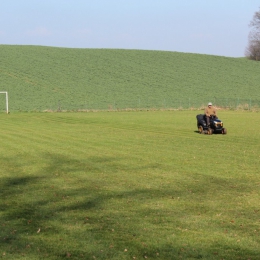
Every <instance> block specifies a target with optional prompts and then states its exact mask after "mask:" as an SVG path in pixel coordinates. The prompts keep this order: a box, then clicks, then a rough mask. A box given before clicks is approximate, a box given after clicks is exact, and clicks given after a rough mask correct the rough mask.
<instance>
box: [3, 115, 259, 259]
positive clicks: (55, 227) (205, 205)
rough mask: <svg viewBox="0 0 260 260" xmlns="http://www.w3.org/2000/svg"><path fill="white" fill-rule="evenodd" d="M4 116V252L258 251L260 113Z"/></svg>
mask: <svg viewBox="0 0 260 260" xmlns="http://www.w3.org/2000/svg"><path fill="white" fill-rule="evenodd" d="M197 113H198V112H196V111H179V112H177V111H175V112H169V111H168V112H167V111H150V112H117V113H114V112H99V113H17V114H16V113H11V114H9V115H5V114H0V123H1V130H0V132H1V146H0V155H1V156H0V163H1V168H0V174H1V182H0V185H1V188H0V196H1V204H0V210H1V211H0V225H1V229H0V241H1V243H0V258H3V259H67V258H70V259H251V260H253V259H255V260H256V259H259V255H260V249H259V248H260V238H259V237H260V236H259V232H260V223H259V214H260V209H259V199H260V189H259V185H260V176H259V159H260V147H259V141H260V136H259V133H258V131H257V130H256V129H257V128H258V126H259V124H260V121H259V120H260V119H259V115H258V113H249V112H231V111H229V112H228V111H220V112H219V116H220V118H221V119H222V120H223V121H224V123H225V126H226V127H227V128H228V134H227V135H226V136H223V135H212V136H208V135H199V134H198V133H197V132H196V130H197V129H196V119H195V115H196V114H197Z"/></svg>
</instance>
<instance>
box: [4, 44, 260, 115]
mask: <svg viewBox="0 0 260 260" xmlns="http://www.w3.org/2000/svg"><path fill="white" fill-rule="evenodd" d="M0 57H1V59H0V79H1V80H0V90H7V91H8V92H9V96H10V109H11V110H24V111H27V110H45V109H54V110H56V109H58V108H59V107H61V108H62V109H87V108H103V109H107V108H109V107H114V106H116V107H121V108H126V107H132V108H134V107H152V106H155V107H158V106H159V107H162V106H171V105H176V104H175V103H176V102H179V101H178V100H184V101H185V102H186V103H188V101H187V100H188V99H190V102H191V105H193V103H194V104H195V103H196V105H198V104H200V103H202V102H206V101H208V100H212V101H213V100H214V97H225V98H240V99H241V98H246V99H249V98H253V99H257V100H260V92H259V75H260V74H259V68H260V63H257V62H253V61H249V60H246V59H242V58H226V57H219V56H210V55H198V54H187V53H177V52H162V51H138V50H106V49H67V48H51V47H39V46H5V45H0ZM0 98H1V99H2V100H3V95H2V96H1V97H0ZM174 102H175V103H174ZM2 103H3V102H2ZM165 103H166V104H165Z"/></svg>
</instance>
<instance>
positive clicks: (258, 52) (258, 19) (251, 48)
mask: <svg viewBox="0 0 260 260" xmlns="http://www.w3.org/2000/svg"><path fill="white" fill-rule="evenodd" d="M249 26H250V27H251V28H252V30H251V31H250V33H249V36H248V46H247V48H246V51H245V56H246V57H247V58H249V59H250V60H257V61H260V8H259V11H258V12H255V14H254V16H253V20H252V21H251V22H250V24H249Z"/></svg>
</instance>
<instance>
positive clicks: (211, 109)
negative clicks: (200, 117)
mask: <svg viewBox="0 0 260 260" xmlns="http://www.w3.org/2000/svg"><path fill="white" fill-rule="evenodd" d="M204 113H205V118H206V123H207V126H210V117H211V116H214V117H215V118H216V119H217V118H218V117H217V110H216V108H215V107H213V106H212V103H211V102H209V103H208V106H207V107H206V108H205V111H204Z"/></svg>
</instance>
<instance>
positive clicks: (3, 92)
mask: <svg viewBox="0 0 260 260" xmlns="http://www.w3.org/2000/svg"><path fill="white" fill-rule="evenodd" d="M0 94H5V105H6V113H7V114H8V113H9V111H8V92H7V91H0Z"/></svg>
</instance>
